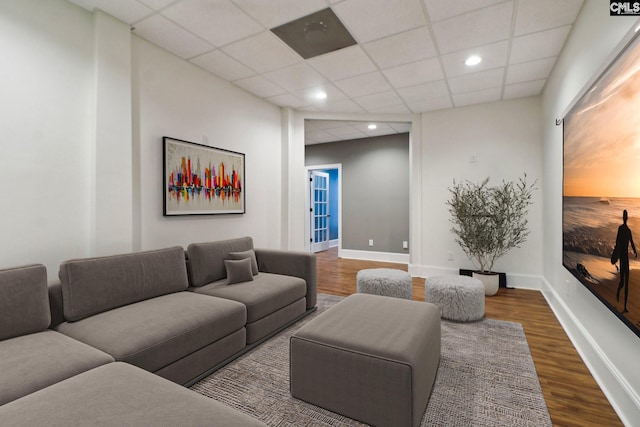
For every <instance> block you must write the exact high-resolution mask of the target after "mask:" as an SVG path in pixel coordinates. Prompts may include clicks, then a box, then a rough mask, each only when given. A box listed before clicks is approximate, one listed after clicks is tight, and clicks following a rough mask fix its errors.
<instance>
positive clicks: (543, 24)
mask: <svg viewBox="0 0 640 427" xmlns="http://www.w3.org/2000/svg"><path fill="white" fill-rule="evenodd" d="M582 3H583V0H562V1H558V0H535V1H520V2H519V5H518V14H517V15H516V26H515V31H514V34H515V35H516V36H520V35H523V34H529V33H535V32H538V31H542V30H549V29H552V28H557V27H564V26H566V25H570V24H572V23H573V21H575V19H576V16H578V12H580V8H582Z"/></svg>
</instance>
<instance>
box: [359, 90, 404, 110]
mask: <svg viewBox="0 0 640 427" xmlns="http://www.w3.org/2000/svg"><path fill="white" fill-rule="evenodd" d="M355 101H356V102H357V103H358V104H359V105H360V106H361V107H362V108H364V109H365V110H367V111H370V110H372V109H378V108H382V107H389V106H392V105H398V104H402V100H401V99H400V97H399V96H398V95H397V94H396V92H395V91H392V90H389V91H386V92H380V93H374V94H373V95H365V96H360V97H358V98H355Z"/></svg>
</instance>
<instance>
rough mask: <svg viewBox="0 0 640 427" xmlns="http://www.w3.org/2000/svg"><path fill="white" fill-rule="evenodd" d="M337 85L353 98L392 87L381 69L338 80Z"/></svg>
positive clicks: (388, 89)
mask: <svg viewBox="0 0 640 427" xmlns="http://www.w3.org/2000/svg"><path fill="white" fill-rule="evenodd" d="M336 86H338V88H340V90H342V91H343V92H344V93H346V94H347V96H350V97H352V98H356V97H358V96H363V95H370V94H372V93H378V92H385V91H390V90H391V89H392V88H391V86H390V85H389V83H388V82H387V79H385V78H384V76H383V75H382V73H380V72H379V71H376V72H374V73H369V74H362V75H360V76H356V77H350V78H348V79H344V80H338V81H337V82H336Z"/></svg>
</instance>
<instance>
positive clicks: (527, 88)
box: [503, 80, 546, 99]
mask: <svg viewBox="0 0 640 427" xmlns="http://www.w3.org/2000/svg"><path fill="white" fill-rule="evenodd" d="M545 82H546V80H536V81H533V82H525V83H516V84H513V85H507V86H505V88H504V95H503V96H504V99H514V98H526V97H528V96H535V95H540V93H542V89H544V85H545Z"/></svg>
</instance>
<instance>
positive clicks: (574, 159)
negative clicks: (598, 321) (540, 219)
mask: <svg viewBox="0 0 640 427" xmlns="http://www.w3.org/2000/svg"><path fill="white" fill-rule="evenodd" d="M562 232H563V265H564V266H565V267H566V268H567V269H568V270H569V271H570V272H571V273H572V274H573V275H574V276H575V277H576V278H577V279H578V280H579V281H580V282H581V283H582V284H583V285H584V286H586V287H587V288H588V289H589V290H590V291H591V292H593V294H594V295H595V296H596V297H597V298H598V299H600V301H602V303H604V304H605V305H606V306H607V307H608V308H609V309H610V310H611V311H612V312H613V313H615V314H616V315H617V316H618V317H619V318H620V319H621V320H622V321H623V322H624V323H625V324H626V325H627V326H629V328H630V329H631V330H633V332H635V334H636V335H638V336H639V337H640V259H638V258H637V255H636V254H637V252H636V250H637V251H640V44H639V43H638V42H637V39H636V41H634V42H632V43H630V44H629V45H628V46H627V47H626V49H624V51H623V52H622V53H621V54H620V55H619V56H618V57H617V59H616V60H615V61H614V62H613V63H612V64H611V65H610V66H609V67H608V68H607V69H606V70H605V72H604V73H603V74H602V75H601V76H600V78H599V79H598V80H597V81H596V82H595V84H594V85H593V86H592V87H591V88H590V89H589V90H588V91H587V92H586V94H585V95H584V96H583V97H582V98H581V100H580V101H579V102H578V103H577V104H576V105H575V106H574V107H573V108H572V109H571V111H570V112H569V113H568V114H567V115H566V116H565V117H564V182H563V221H562Z"/></svg>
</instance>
